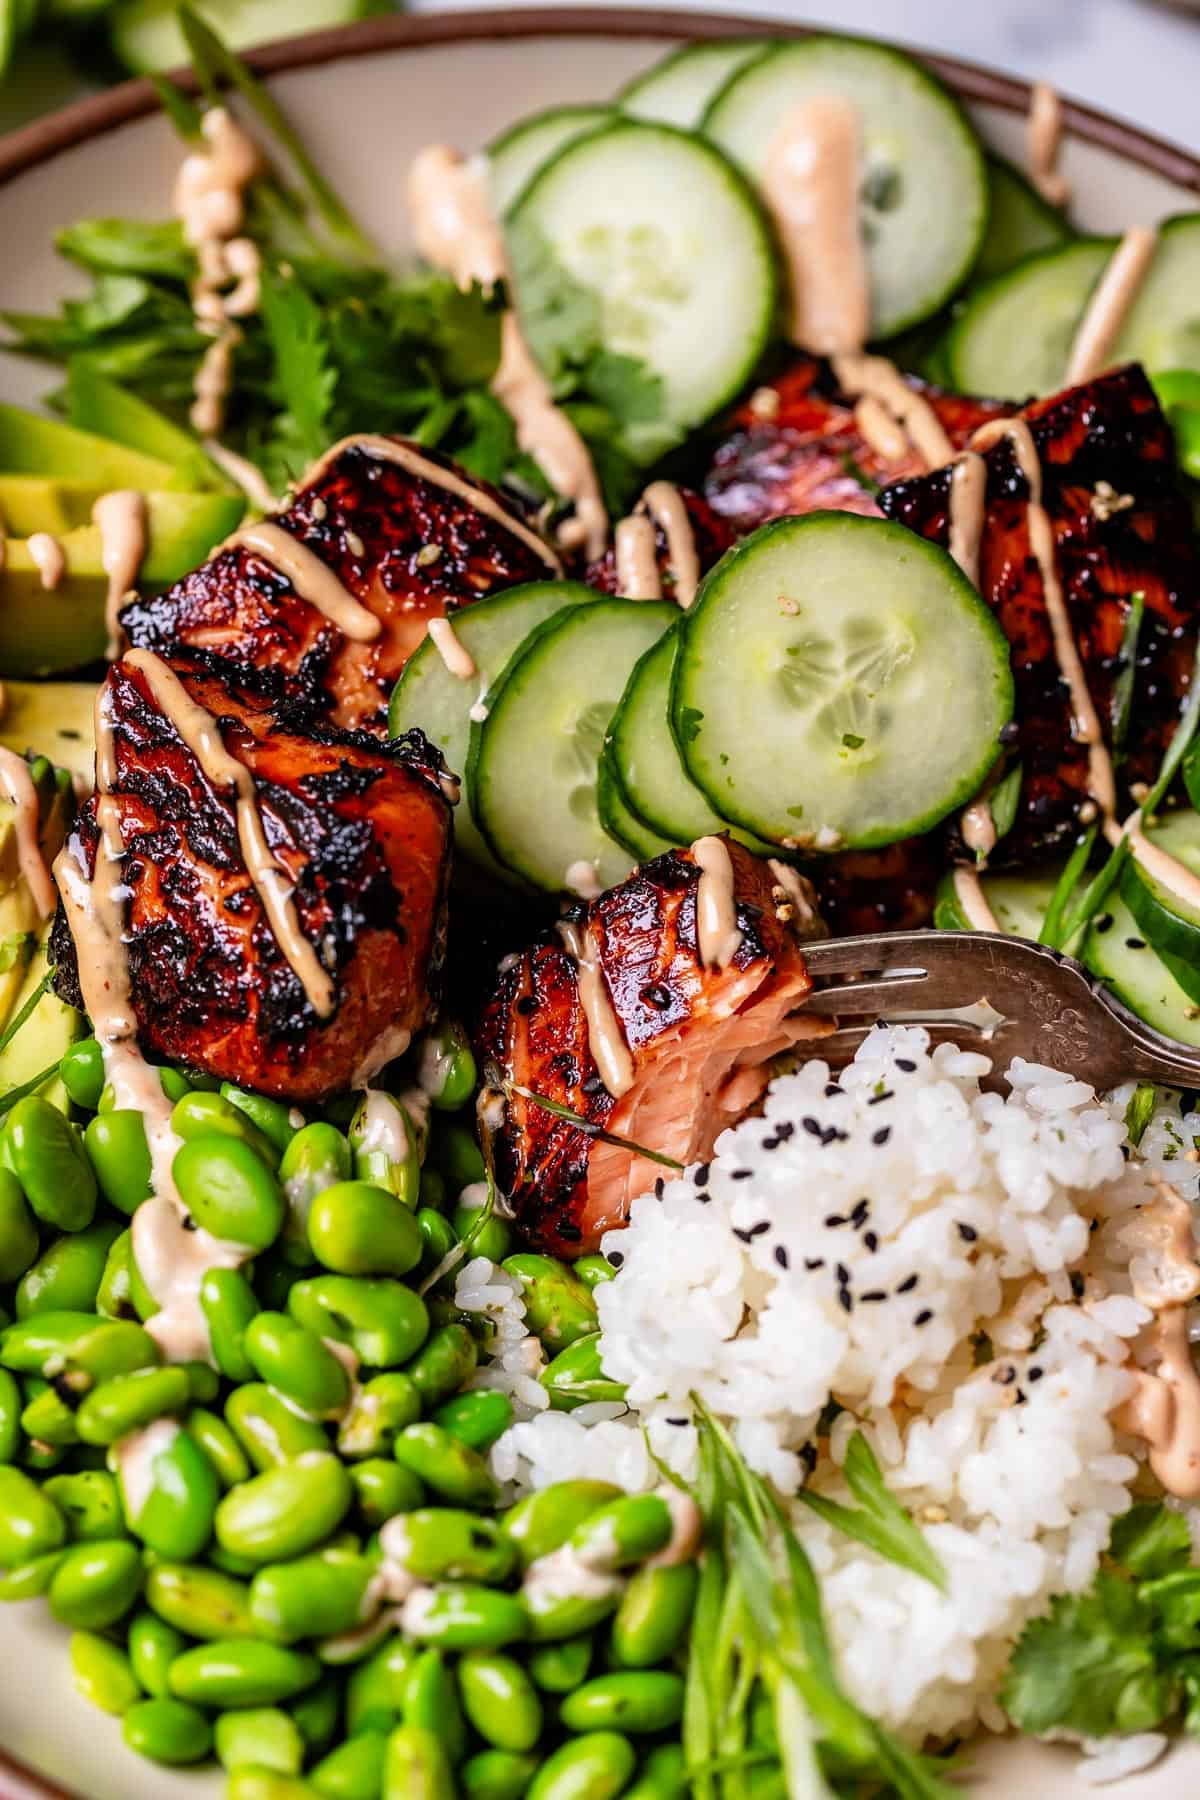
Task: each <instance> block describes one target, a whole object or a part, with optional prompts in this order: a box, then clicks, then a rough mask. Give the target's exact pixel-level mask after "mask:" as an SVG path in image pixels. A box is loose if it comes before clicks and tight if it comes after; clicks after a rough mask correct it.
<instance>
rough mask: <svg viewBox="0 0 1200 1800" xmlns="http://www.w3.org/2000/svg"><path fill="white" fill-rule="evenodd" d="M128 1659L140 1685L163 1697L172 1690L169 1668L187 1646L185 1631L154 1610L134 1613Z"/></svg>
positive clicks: (151, 1693)
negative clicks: (169, 1684)
mask: <svg viewBox="0 0 1200 1800" xmlns="http://www.w3.org/2000/svg"><path fill="white" fill-rule="evenodd" d="M128 1642H129V1661H130V1664H131V1666H132V1668H133V1672H134V1674H135V1675H136V1676H137V1679H138V1682H139V1684H140V1686H141V1687H142V1688H143V1689H144V1690H145V1692H146V1693H147V1694H150V1695H152V1696H154V1697H156V1698H159V1699H161V1698H162V1696H163V1695H164V1694H167V1693H169V1692H170V1690H169V1688H168V1687H167V1670H168V1669H169V1668H170V1666H171V1664H172V1663H173V1662H174V1661H175V1658H176V1657H177V1656H181V1655H182V1654H183V1652H184V1651H185V1650H186V1649H187V1641H186V1639H185V1638H184V1636H183V1633H182V1632H179V1631H176V1630H175V1629H174V1627H173V1626H171V1625H168V1624H167V1622H166V1620H165V1619H159V1618H156V1617H155V1615H154V1614H153V1613H152V1612H140V1613H135V1614H134V1616H133V1618H132V1619H131V1620H130V1621H129V1640H128Z"/></svg>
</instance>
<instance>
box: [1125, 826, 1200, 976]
mask: <svg viewBox="0 0 1200 1800" xmlns="http://www.w3.org/2000/svg"><path fill="white" fill-rule="evenodd" d="M1147 836H1148V837H1150V838H1152V839H1153V841H1154V843H1155V844H1156V845H1157V846H1158V847H1159V848H1160V849H1162V850H1165V851H1166V852H1167V853H1168V855H1170V856H1173V857H1175V858H1177V860H1178V861H1179V862H1181V863H1182V864H1183V866H1184V868H1185V869H1189V870H1190V871H1191V873H1192V874H1193V875H1200V817H1198V816H1197V815H1196V814H1195V813H1194V812H1192V811H1190V810H1189V811H1186V812H1173V813H1167V814H1166V815H1165V816H1164V817H1163V818H1162V820H1161V821H1160V822H1159V823H1158V824H1157V825H1156V826H1155V827H1154V829H1153V831H1151V832H1148V833H1147ZM1121 898H1122V900H1123V901H1124V902H1125V904H1126V906H1127V907H1128V908H1129V910H1130V912H1131V913H1132V914H1133V917H1134V918H1135V919H1136V921H1137V926H1138V932H1139V934H1140V935H1141V936H1142V937H1143V938H1145V940H1146V942H1147V943H1148V944H1149V945H1150V947H1151V949H1152V950H1154V951H1156V952H1157V953H1158V955H1159V957H1160V958H1161V960H1162V962H1163V964H1164V966H1165V967H1166V968H1167V969H1168V970H1169V971H1170V973H1171V974H1172V975H1173V976H1174V977H1175V979H1176V981H1177V982H1178V983H1179V985H1180V987H1181V988H1183V990H1184V992H1185V993H1186V994H1188V996H1189V997H1190V998H1191V999H1192V1000H1200V912H1198V911H1197V910H1196V908H1195V907H1193V906H1189V905H1188V904H1187V902H1186V901H1185V900H1182V899H1180V897H1179V896H1178V895H1177V894H1174V893H1172V892H1171V890H1170V889H1169V888H1167V887H1165V886H1164V885H1163V883H1162V882H1160V881H1158V880H1157V879H1156V878H1155V877H1154V876H1153V875H1152V874H1150V872H1149V871H1148V870H1147V869H1145V868H1144V867H1143V866H1142V864H1141V863H1138V862H1136V861H1135V860H1134V859H1133V857H1130V858H1128V860H1127V861H1126V863H1125V867H1124V868H1123V869H1122V871H1121Z"/></svg>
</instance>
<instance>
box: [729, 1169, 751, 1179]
mask: <svg viewBox="0 0 1200 1800" xmlns="http://www.w3.org/2000/svg"><path fill="white" fill-rule="evenodd" d="M753 1173H754V1170H753V1169H734V1171H733V1173H732V1174H731V1176H730V1177H729V1179H730V1180H731V1181H749V1179H750V1177H751V1176H752V1175H753Z"/></svg>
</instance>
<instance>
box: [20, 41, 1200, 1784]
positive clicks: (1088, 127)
mask: <svg viewBox="0 0 1200 1800" xmlns="http://www.w3.org/2000/svg"><path fill="white" fill-rule="evenodd" d="M820 29H822V28H821V27H814V26H806V25H793V24H788V23H787V22H785V21H783V20H778V19H762V18H755V17H752V16H749V15H744V14H738V13H698V12H687V11H674V10H671V11H659V10H655V9H651V8H643V7H612V8H609V7H591V6H577V7H568V8H565V9H564V8H555V9H554V10H553V11H551V10H550V9H549V8H547V9H546V10H544V11H543V10H541V9H540V8H536V7H524V8H518V9H515V10H513V11H508V10H504V11H500V10H497V11H495V12H492V11H486V12H484V11H462V12H448V13H420V14H415V15H406V14H396V15H392V16H386V17H379V18H372V19H361V20H359V21H358V23H357V24H353V25H336V26H333V27H332V28H331V29H330V30H327V31H314V32H310V33H308V34H307V35H306V36H304V37H297V38H284V39H282V40H280V41H279V42H277V43H273V44H265V45H263V46H261V47H260V48H259V49H257V50H253V51H251V52H250V53H249V54H248V56H247V58H246V60H247V61H248V62H249V63H251V64H252V66H253V67H254V68H255V69H257V70H258V71H259V73H260V74H264V75H277V74H282V73H285V72H288V71H291V70H293V69H310V68H318V67H321V66H323V65H324V64H326V63H331V62H341V61H345V60H349V59H350V58H353V57H358V56H373V55H375V54H376V53H378V52H380V51H388V50H396V49H401V48H407V49H425V48H429V47H431V46H434V45H440V44H463V43H489V42H503V41H508V40H510V39H514V38H527V37H551V38H577V37H615V38H667V39H671V38H675V39H678V40H679V41H680V42H681V43H685V42H691V41H695V40H705V41H708V42H712V41H714V40H716V39H720V38H730V37H763V38H768V37H793V38H800V37H810V36H812V35H814V33H815V32H816V31H818V30H820ZM840 35H847V34H840ZM873 41H876V42H880V43H888V42H891V41H894V40H889V39H887V38H879V39H874V40H873ZM897 48H900V49H904V50H910V49H911V50H912V53H913V54H914V55H916V56H917V57H918V58H919V59H920V61H921V62H923V63H925V64H926V65H927V66H928V67H930V68H932V69H934V70H935V71H936V72H937V74H938V75H940V76H941V78H942V80H943V81H945V82H946V84H947V86H949V87H951V88H952V89H953V90H954V91H955V92H956V93H957V94H958V95H959V96H960V98H962V99H966V100H974V101H979V102H982V103H984V104H986V105H989V106H998V107H1001V108H1003V109H1004V110H1006V111H1008V112H1016V113H1024V112H1026V111H1027V110H1028V107H1029V98H1030V91H1031V84H1030V83H1029V82H1028V81H1025V80H1024V79H1022V78H1021V77H1020V76H1016V75H1003V74H1000V73H999V72H998V71H995V70H992V69H988V68H985V67H984V66H983V65H982V64H980V63H974V62H966V61H963V60H962V59H961V58H959V57H953V56H938V55H935V54H934V53H933V52H930V51H926V50H922V49H920V48H919V47H916V46H910V45H907V44H900V45H897ZM178 79H180V80H181V81H182V82H183V84H184V85H185V86H188V87H191V86H193V85H194V84H193V83H192V81H191V77H190V75H180V76H179V77H178ZM157 109H158V96H157V94H156V93H155V91H154V87H153V84H152V83H151V82H149V81H145V80H135V81H126V82H122V83H121V85H120V86H119V87H115V88H110V89H108V90H107V91H106V92H104V93H101V94H94V95H91V96H90V97H89V98H88V99H86V100H78V101H76V102H75V103H74V104H73V105H71V106H67V107H63V108H62V109H61V110H60V111H58V112H55V113H51V114H50V115H49V116H48V117H47V118H44V119H37V120H35V121H34V122H33V123H32V124H30V125H25V126H22V127H21V128H20V129H19V130H17V131H11V132H9V133H7V135H5V136H0V185H3V184H6V183H8V182H11V181H13V180H14V179H15V178H16V177H17V176H19V175H23V174H25V173H26V172H27V171H28V170H30V169H33V168H36V167H37V166H38V165H39V164H41V163H45V162H49V161H50V160H51V159H52V158H53V157H55V156H58V155H59V154H60V153H61V152H63V151H65V150H72V149H75V148H76V147H77V146H78V145H80V144H83V143H86V142H88V141H89V140H90V139H92V138H97V137H102V136H104V135H105V133H107V132H110V131H115V130H116V129H117V128H118V127H119V126H121V125H128V124H130V123H131V122H133V121H134V120H137V119H142V118H146V117H148V116H149V114H151V113H153V112H155V111H157ZM1063 119H1064V124H1065V127H1066V130H1067V132H1068V133H1069V134H1070V135H1071V136H1073V137H1077V138H1080V139H1082V140H1083V142H1085V143H1089V144H1095V145H1097V146H1098V147H1099V148H1100V149H1103V150H1109V151H1111V152H1113V153H1114V154H1116V155H1118V156H1122V157H1124V158H1125V159H1126V160H1127V161H1129V162H1133V163H1136V164H1138V166H1139V167H1141V168H1143V169H1147V170H1149V171H1150V172H1151V173H1153V174H1155V175H1161V176H1163V177H1164V178H1165V179H1166V180H1168V181H1171V182H1174V183H1175V184H1176V185H1178V186H1180V187H1187V188H1191V189H1193V190H1194V191H1195V192H1196V193H1198V194H1200V158H1198V157H1195V156H1192V155H1191V154H1190V153H1189V152H1188V151H1186V150H1183V149H1181V148H1180V147H1179V146H1178V145H1176V144H1172V143H1169V142H1168V141H1167V139H1165V138H1160V137H1156V136H1155V135H1154V134H1153V133H1152V132H1148V131H1142V130H1141V129H1140V128H1139V127H1138V126H1136V125H1129V124H1126V123H1125V122H1124V120H1121V119H1117V118H1114V117H1113V116H1112V114H1110V113H1105V112H1101V111H1099V110H1098V109H1097V108H1096V107H1092V106H1085V105H1084V104H1083V103H1082V102H1081V101H1078V100H1064V103H1063ZM0 1800H81V1797H80V1796H77V1795H73V1794H71V1793H70V1792H68V1790H67V1789H65V1788H60V1787H56V1786H54V1785H53V1784H52V1783H51V1782H48V1781H47V1780H45V1778H44V1777H43V1776H41V1775H39V1774H37V1772H36V1771H35V1770H33V1769H30V1768H28V1767H26V1766H25V1765H24V1764H21V1763H18V1762H17V1761H16V1760H15V1759H14V1758H12V1757H10V1756H8V1755H7V1754H6V1753H5V1752H4V1750H3V1749H0Z"/></svg>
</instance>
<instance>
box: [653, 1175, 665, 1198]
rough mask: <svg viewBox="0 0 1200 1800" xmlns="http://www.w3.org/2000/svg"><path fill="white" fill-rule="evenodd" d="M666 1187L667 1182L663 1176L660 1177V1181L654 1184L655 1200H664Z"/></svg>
mask: <svg viewBox="0 0 1200 1800" xmlns="http://www.w3.org/2000/svg"><path fill="white" fill-rule="evenodd" d="M666 1185H667V1184H666V1182H665V1181H664V1180H663V1178H662V1176H661V1175H660V1176H659V1177H658V1180H657V1181H656V1182H655V1183H654V1198H655V1199H656V1200H661V1199H662V1197H663V1192H664V1190H665V1189H666Z"/></svg>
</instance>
